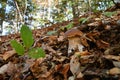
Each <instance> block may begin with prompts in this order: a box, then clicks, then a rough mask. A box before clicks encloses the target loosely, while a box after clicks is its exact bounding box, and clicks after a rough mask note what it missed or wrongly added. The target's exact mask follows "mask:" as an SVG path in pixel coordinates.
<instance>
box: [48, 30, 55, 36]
mask: <svg viewBox="0 0 120 80" xmlns="http://www.w3.org/2000/svg"><path fill="white" fill-rule="evenodd" d="M56 33H57V31H49V32H47V35H49V36H50V35H54V34H56Z"/></svg>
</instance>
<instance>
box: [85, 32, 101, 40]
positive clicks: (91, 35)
mask: <svg viewBox="0 0 120 80" xmlns="http://www.w3.org/2000/svg"><path fill="white" fill-rule="evenodd" d="M99 35H100V33H99V32H98V31H94V32H89V33H87V34H86V37H88V38H89V39H91V41H93V42H95V41H96V40H95V37H98V36H99Z"/></svg>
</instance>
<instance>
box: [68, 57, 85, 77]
mask: <svg viewBox="0 0 120 80" xmlns="http://www.w3.org/2000/svg"><path fill="white" fill-rule="evenodd" d="M79 60H80V58H79V56H78V55H73V56H72V57H71V60H70V71H71V72H72V74H73V75H74V76H78V75H79V77H83V74H82V73H81V70H80V67H81V65H80V62H79ZM80 74H81V76H80Z"/></svg>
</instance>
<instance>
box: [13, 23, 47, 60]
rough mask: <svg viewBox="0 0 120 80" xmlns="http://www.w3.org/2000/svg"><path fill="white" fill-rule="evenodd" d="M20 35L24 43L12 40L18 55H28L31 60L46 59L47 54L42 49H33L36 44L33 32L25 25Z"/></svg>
mask: <svg viewBox="0 0 120 80" xmlns="http://www.w3.org/2000/svg"><path fill="white" fill-rule="evenodd" d="M20 35H21V38H22V41H23V44H22V43H19V42H17V41H16V40H11V46H12V47H13V48H14V49H15V51H16V53H17V54H18V55H21V56H22V55H24V54H25V53H28V55H29V57H31V58H35V59H37V58H40V57H45V52H44V50H43V49H42V48H32V45H33V43H34V39H33V35H32V31H31V30H30V29H29V27H28V26H26V25H23V26H22V27H21V30H20Z"/></svg>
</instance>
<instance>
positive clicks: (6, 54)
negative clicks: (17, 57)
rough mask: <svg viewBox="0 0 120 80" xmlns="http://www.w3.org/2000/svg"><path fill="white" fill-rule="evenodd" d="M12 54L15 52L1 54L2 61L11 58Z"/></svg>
mask: <svg viewBox="0 0 120 80" xmlns="http://www.w3.org/2000/svg"><path fill="white" fill-rule="evenodd" d="M14 54H16V51H15V50H11V51H7V52H5V53H4V54H3V59H4V60H7V59H8V58H10V57H12V56H13V55H14Z"/></svg>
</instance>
